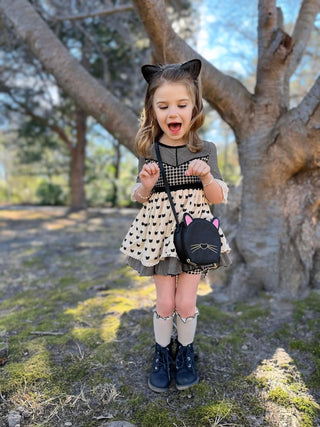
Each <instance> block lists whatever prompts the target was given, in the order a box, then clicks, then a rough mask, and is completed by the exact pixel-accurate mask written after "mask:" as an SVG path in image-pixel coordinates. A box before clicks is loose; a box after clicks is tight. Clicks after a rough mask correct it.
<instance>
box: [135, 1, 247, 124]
mask: <svg viewBox="0 0 320 427" xmlns="http://www.w3.org/2000/svg"><path fill="white" fill-rule="evenodd" d="M133 3H134V5H135V7H136V9H137V11H138V14H139V16H140V19H141V21H142V23H143V25H144V27H145V30H146V32H147V34H148V36H149V38H150V41H151V43H152V46H153V48H154V58H155V60H156V62H164V63H170V62H183V61H187V60H189V59H191V58H198V59H201V61H202V64H203V68H202V73H201V77H202V85H203V95H204V98H205V99H206V100H207V101H208V102H209V104H210V105H211V106H212V107H213V108H215V109H216V110H217V111H218V112H219V114H220V116H221V117H222V118H223V119H224V120H225V121H226V122H227V123H228V124H229V125H230V126H231V127H232V128H233V129H234V130H235V131H236V132H237V131H239V129H241V127H242V126H243V123H244V117H245V116H246V115H247V111H248V110H249V108H250V105H251V94H250V93H249V91H248V90H247V89H246V88H245V87H244V86H243V85H242V84H241V83H240V82H239V81H238V80H237V79H235V78H233V77H231V76H227V75H225V74H223V73H222V72H221V71H219V70H218V69H217V68H215V67H214V66H213V65H212V64H210V63H209V62H208V61H206V60H205V59H204V58H203V57H201V56H200V55H199V54H198V53H197V52H195V51H194V50H193V49H192V48H191V47H190V46H189V45H188V44H187V43H186V42H185V41H184V40H183V39H181V37H179V36H178V34H177V33H176V32H175V31H174V30H173V28H172V26H171V24H170V22H169V20H168V16H167V11H166V5H165V2H164V1H158V0H133Z"/></svg>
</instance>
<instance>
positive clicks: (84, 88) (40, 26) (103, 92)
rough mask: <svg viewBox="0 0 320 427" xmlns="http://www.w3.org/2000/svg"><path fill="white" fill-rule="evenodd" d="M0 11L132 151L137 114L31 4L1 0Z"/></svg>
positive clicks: (73, 93) (83, 105)
mask: <svg viewBox="0 0 320 427" xmlns="http://www.w3.org/2000/svg"><path fill="white" fill-rule="evenodd" d="M0 13H2V14H3V15H5V16H6V17H7V18H8V19H9V21H10V22H11V23H12V24H13V25H14V27H15V29H16V32H17V34H19V36H20V37H21V38H22V40H23V41H24V42H25V43H26V44H27V45H28V46H29V48H30V49H31V50H32V52H33V53H34V55H35V56H36V57H37V58H38V59H39V61H40V62H41V63H42V65H43V67H44V68H45V69H46V70H47V71H48V72H49V73H51V74H52V75H54V77H55V79H56V81H57V83H58V85H59V86H60V87H61V88H62V89H63V90H64V91H65V92H66V93H67V94H68V95H69V96H70V97H71V98H72V99H73V100H74V101H75V102H76V103H77V105H78V106H79V107H80V108H81V109H82V110H84V111H86V112H87V114H88V115H91V116H93V117H94V118H95V119H96V120H97V121H98V122H99V123H100V124H101V125H102V126H103V127H104V128H105V129H106V130H108V131H109V132H110V133H111V134H112V135H113V136H114V137H115V138H116V139H118V140H119V141H120V142H121V143H122V144H123V145H125V146H126V147H127V148H128V149H129V150H131V151H132V152H134V138H135V135H136V132H137V128H138V120H137V117H136V116H135V115H134V114H133V112H132V111H131V110H130V109H129V108H128V107H126V106H125V105H124V104H123V103H122V102H120V101H119V100H118V99H117V98H116V97H114V96H113V94H112V93H111V92H109V91H108V90H107V89H106V88H105V87H104V86H103V85H102V84H100V83H99V82H98V81H97V80H96V79H95V78H94V77H92V76H91V75H90V74H89V73H88V72H87V71H86V70H85V69H84V67H82V66H81V65H80V64H79V62H78V61H77V60H76V59H75V58H74V57H73V56H72V55H71V54H70V53H69V52H68V50H67V49H66V48H65V46H64V45H63V44H62V43H61V42H60V40H59V39H58V38H57V37H56V36H55V34H54V33H53V32H52V31H51V30H50V28H49V27H48V25H47V24H46V23H45V22H44V21H43V20H42V19H41V17H40V16H39V15H38V14H37V13H36V11H35V10H34V8H33V7H32V5H31V4H30V3H29V2H28V1H27V0H12V1H10V2H7V1H6V0H0Z"/></svg>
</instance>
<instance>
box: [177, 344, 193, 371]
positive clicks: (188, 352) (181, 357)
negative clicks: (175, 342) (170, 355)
mask: <svg viewBox="0 0 320 427" xmlns="http://www.w3.org/2000/svg"><path fill="white" fill-rule="evenodd" d="M192 366H193V350H192V347H191V346H190V345H187V346H180V347H179V350H178V354H177V358H176V368H177V369H181V368H188V369H192Z"/></svg>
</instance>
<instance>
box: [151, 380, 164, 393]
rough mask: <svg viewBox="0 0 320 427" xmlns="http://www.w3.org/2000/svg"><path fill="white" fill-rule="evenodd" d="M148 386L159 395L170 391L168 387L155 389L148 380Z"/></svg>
mask: <svg viewBox="0 0 320 427" xmlns="http://www.w3.org/2000/svg"><path fill="white" fill-rule="evenodd" d="M148 386H149V388H150V389H151V390H152V391H156V392H157V393H164V392H165V391H168V388H169V387H166V388H159V387H155V386H154V385H153V384H151V382H150V380H148Z"/></svg>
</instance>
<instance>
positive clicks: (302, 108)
mask: <svg viewBox="0 0 320 427" xmlns="http://www.w3.org/2000/svg"><path fill="white" fill-rule="evenodd" d="M296 111H297V114H298V115H299V117H300V118H301V120H302V121H303V123H304V124H305V125H307V127H308V128H309V129H318V130H320V76H319V77H318V78H317V80H316V81H315V83H314V85H313V86H312V88H311V89H310V91H309V92H308V93H307V95H306V96H305V97H304V98H303V100H302V101H301V103H300V105H299V106H298V107H297V109H296ZM319 141H320V139H319ZM319 145H320V142H319Z"/></svg>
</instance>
